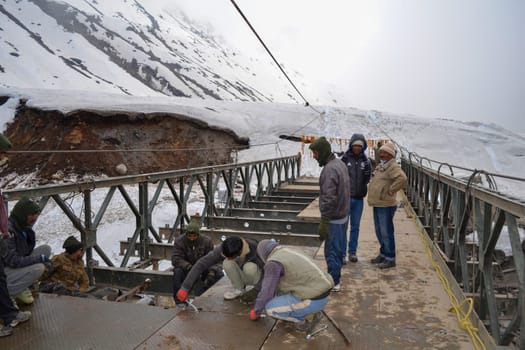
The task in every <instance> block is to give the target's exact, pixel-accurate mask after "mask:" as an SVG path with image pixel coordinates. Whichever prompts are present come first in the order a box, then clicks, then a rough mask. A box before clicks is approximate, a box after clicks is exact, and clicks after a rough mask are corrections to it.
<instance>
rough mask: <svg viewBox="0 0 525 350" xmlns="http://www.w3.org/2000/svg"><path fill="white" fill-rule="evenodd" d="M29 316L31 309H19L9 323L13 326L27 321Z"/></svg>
mask: <svg viewBox="0 0 525 350" xmlns="http://www.w3.org/2000/svg"><path fill="white" fill-rule="evenodd" d="M30 318H31V311H20V312H19V313H17V314H16V317H15V319H14V320H12V321H11V323H10V324H9V325H10V326H11V327H13V328H14V327H16V326H18V325H19V324H20V323H24V322H26V321H29V319H30Z"/></svg>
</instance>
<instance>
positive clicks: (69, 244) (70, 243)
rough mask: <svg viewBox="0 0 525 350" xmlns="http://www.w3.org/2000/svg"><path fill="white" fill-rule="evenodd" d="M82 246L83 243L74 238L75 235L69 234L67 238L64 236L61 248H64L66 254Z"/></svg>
mask: <svg viewBox="0 0 525 350" xmlns="http://www.w3.org/2000/svg"><path fill="white" fill-rule="evenodd" d="M83 247H84V245H83V244H82V242H80V241H79V240H78V239H76V238H75V236H69V237H68V238H66V240H65V241H64V244H63V245H62V248H64V249H65V250H66V252H67V253H68V254H73V253H74V252H76V251H77V250H79V249H81V248H83Z"/></svg>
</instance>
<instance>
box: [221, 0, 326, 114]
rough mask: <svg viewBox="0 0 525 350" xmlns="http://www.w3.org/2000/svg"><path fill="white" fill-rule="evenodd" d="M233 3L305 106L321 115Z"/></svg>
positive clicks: (233, 1)
mask: <svg viewBox="0 0 525 350" xmlns="http://www.w3.org/2000/svg"><path fill="white" fill-rule="evenodd" d="M230 1H231V3H232V4H233V6H234V7H235V9H237V12H239V14H240V15H241V17H242V18H243V19H244V21H245V22H246V24H247V25H248V27H250V29H251V30H252V32H253V34H255V36H256V37H257V39H258V40H259V42H260V43H261V45H262V46H263V47H264V49H265V50H266V52H267V53H268V55H270V57H271V58H272V60H273V61H274V62H275V64H276V65H277V67H279V69H280V70H281V72H282V73H283V75H284V76H285V77H286V79H288V82H289V83H290V84H291V85H292V86H293V88H294V89H295V91H297V93H298V94H299V96H301V98H302V99H303V101H304V104H305V106H306V107H310V108H311V109H313V110H314V111H316V112H317V113H319V114H320V113H321V112H320V111H318V110H317V109H315V108H314V107H312V106H311V105H310V102H308V100H307V99H306V98H305V97H304V96H303V94H302V93H301V91H299V89H298V88H297V86H295V84H294V83H293V81H292V79H290V77H289V76H288V74H286V72H285V71H284V69H283V67H282V66H281V65H280V64H279V62H277V59H276V58H275V56H274V55H273V54H272V52H271V51H270V49H269V48H268V46H266V44H265V43H264V41H263V40H262V38H261V36H260V35H259V34H258V33H257V31H256V30H255V28H254V27H253V26H252V24H251V23H250V21H249V20H248V18H246V16H245V15H244V13H243V12H242V10H241V9H240V8H239V6H237V4H236V3H235V0H230Z"/></svg>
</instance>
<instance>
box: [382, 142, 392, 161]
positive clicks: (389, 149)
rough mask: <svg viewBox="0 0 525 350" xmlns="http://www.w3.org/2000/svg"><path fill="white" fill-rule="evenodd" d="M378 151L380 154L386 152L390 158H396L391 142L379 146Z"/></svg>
mask: <svg viewBox="0 0 525 350" xmlns="http://www.w3.org/2000/svg"><path fill="white" fill-rule="evenodd" d="M379 151H380V152H381V151H383V152H386V153H388V154H390V155H391V156H392V157H395V156H396V150H395V148H394V144H393V143H392V142H387V143H385V144H384V145H383V146H381V148H380V149H379Z"/></svg>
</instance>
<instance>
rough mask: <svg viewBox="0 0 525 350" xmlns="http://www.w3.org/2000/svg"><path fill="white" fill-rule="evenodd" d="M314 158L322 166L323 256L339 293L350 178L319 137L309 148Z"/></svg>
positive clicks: (344, 247) (342, 165) (320, 227)
mask: <svg viewBox="0 0 525 350" xmlns="http://www.w3.org/2000/svg"><path fill="white" fill-rule="evenodd" d="M310 150H312V152H313V154H314V158H315V159H316V160H317V162H318V163H319V166H320V167H323V170H322V171H321V175H320V176H319V189H320V194H319V210H320V211H321V222H320V224H319V239H320V240H321V241H326V242H325V244H324V256H325V260H326V265H327V266H328V273H329V274H330V275H331V276H332V278H333V280H334V283H335V286H334V288H333V289H332V290H333V291H334V292H338V291H339V290H340V289H341V285H340V280H341V267H342V266H343V259H344V255H345V251H346V229H347V227H348V226H347V223H348V211H349V209H350V201H349V200H348V199H349V198H350V178H349V177H348V171H347V169H346V166H345V164H344V163H343V162H342V161H341V160H339V159H337V158H336V157H335V155H334V154H333V153H332V148H331V147H330V144H329V143H328V141H327V140H326V138H324V137H320V138H318V139H317V140H315V141H314V142H312V144H311V145H310Z"/></svg>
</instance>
